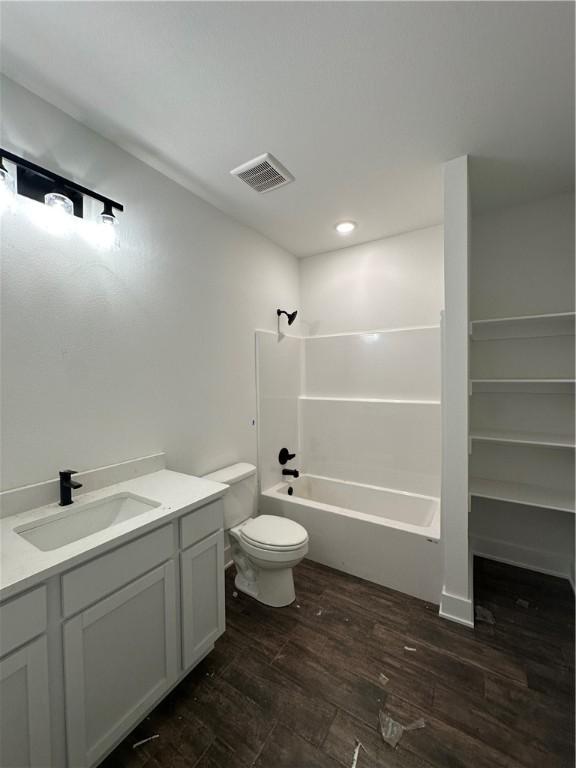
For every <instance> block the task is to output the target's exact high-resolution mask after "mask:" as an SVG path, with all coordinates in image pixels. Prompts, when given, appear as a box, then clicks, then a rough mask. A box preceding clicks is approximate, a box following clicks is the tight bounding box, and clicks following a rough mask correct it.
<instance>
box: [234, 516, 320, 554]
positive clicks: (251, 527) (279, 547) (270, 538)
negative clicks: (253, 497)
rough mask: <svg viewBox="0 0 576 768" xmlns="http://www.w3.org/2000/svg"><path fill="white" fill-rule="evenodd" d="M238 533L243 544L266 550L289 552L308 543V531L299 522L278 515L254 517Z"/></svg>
mask: <svg viewBox="0 0 576 768" xmlns="http://www.w3.org/2000/svg"><path fill="white" fill-rule="evenodd" d="M239 533H240V538H241V539H242V541H243V542H244V543H245V544H248V545H249V546H250V547H254V548H255V549H260V550H264V551H268V552H291V551H293V550H298V549H300V548H301V547H302V546H303V545H305V544H307V543H308V533H307V531H306V529H305V528H304V527H303V526H302V525H300V523H297V522H295V521H294V520H288V519H287V518H285V517H279V516H278V515H259V516H258V517H254V518H252V519H251V520H248V522H246V523H245V524H244V525H243V526H242V527H241V529H240V531H239Z"/></svg>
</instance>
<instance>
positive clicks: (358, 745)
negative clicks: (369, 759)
mask: <svg viewBox="0 0 576 768" xmlns="http://www.w3.org/2000/svg"><path fill="white" fill-rule="evenodd" d="M361 749H362V750H364V752H366V749H365V748H364V745H363V744H362V742H361V741H358V739H356V746H355V747H354V757H353V758H352V766H351V768H356V766H357V765H358V755H359V754H360V750H361Z"/></svg>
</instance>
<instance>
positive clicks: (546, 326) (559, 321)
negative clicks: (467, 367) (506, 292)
mask: <svg viewBox="0 0 576 768" xmlns="http://www.w3.org/2000/svg"><path fill="white" fill-rule="evenodd" d="M575 320H576V313H574V312H557V313H554V314H547V315H520V316H517V317H494V318H490V319H488V320H473V321H472V322H471V323H470V336H471V337H472V339H473V340H474V341H489V340H493V339H523V338H538V337H543V336H573V335H574V323H575Z"/></svg>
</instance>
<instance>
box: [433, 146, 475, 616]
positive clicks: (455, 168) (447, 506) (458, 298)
mask: <svg viewBox="0 0 576 768" xmlns="http://www.w3.org/2000/svg"><path fill="white" fill-rule="evenodd" d="M469 262H470V195H469V182H468V157H467V156H466V155H465V156H462V157H458V158H456V159H454V160H450V161H449V162H447V163H446V164H445V165H444V287H445V311H444V316H443V334H442V335H443V351H442V408H443V411H442V413H443V424H442V427H443V429H442V432H443V434H442V541H443V543H444V583H443V588H442V597H441V601H440V615H441V616H443V617H444V618H446V619H450V620H452V621H456V622H458V623H460V624H465V625H467V626H474V606H473V598H472V556H471V552H470V545H469V539H468V515H469V504H470V501H469V493H468V409H469V398H468V378H469V361H468V353H469V346H468V345H469V339H468V329H469V314H470V311H469V295H468V294H469V277H468V273H469Z"/></svg>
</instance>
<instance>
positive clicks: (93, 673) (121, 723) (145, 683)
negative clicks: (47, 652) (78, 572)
mask: <svg viewBox="0 0 576 768" xmlns="http://www.w3.org/2000/svg"><path fill="white" fill-rule="evenodd" d="M175 587H176V584H175V576H174V562H172V561H171V562H168V563H166V564H165V565H163V566H161V567H160V568H157V569H156V570H154V571H152V572H150V573H148V574H146V576H142V577H141V578H139V579H137V580H136V581H134V582H132V583H131V584H129V585H128V586H127V587H124V589H121V590H119V591H118V592H115V593H114V594H112V595H110V597H107V598H105V599H104V600H101V601H100V602H99V603H96V605H94V606H93V607H92V608H88V609H87V610H85V611H83V612H82V613H81V614H79V615H78V616H76V617H75V618H73V619H70V620H69V621H67V622H66V623H65V625H64V668H65V676H66V724H67V733H68V762H69V765H70V766H74V768H88V767H89V766H91V765H94V763H96V762H97V761H98V759H99V758H100V757H101V756H102V755H103V754H104V753H105V752H106V751H107V750H108V749H110V747H112V746H113V745H114V744H115V743H116V742H117V741H118V740H119V739H120V737H121V736H123V735H124V734H126V733H127V732H128V731H129V730H130V728H131V727H132V726H133V725H135V724H136V723H137V722H138V721H139V720H140V719H141V718H142V716H143V715H144V714H145V712H146V710H147V709H148V708H150V707H151V706H152V705H153V704H154V703H155V702H156V701H157V700H158V699H159V698H160V696H161V695H162V693H163V692H164V691H165V690H166V689H168V688H169V687H170V686H171V685H172V684H173V683H174V681H175V680H176V677H177V646H176V639H177V638H176V589H175Z"/></svg>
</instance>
